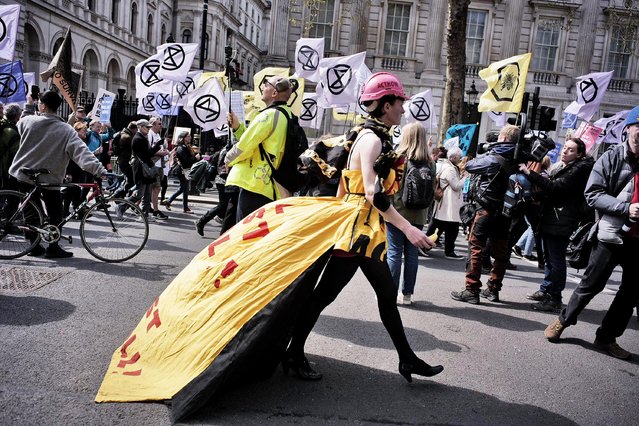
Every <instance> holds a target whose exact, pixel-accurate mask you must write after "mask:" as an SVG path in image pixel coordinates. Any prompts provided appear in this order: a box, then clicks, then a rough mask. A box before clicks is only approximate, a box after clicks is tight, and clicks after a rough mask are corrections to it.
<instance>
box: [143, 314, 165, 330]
mask: <svg viewBox="0 0 639 426" xmlns="http://www.w3.org/2000/svg"><path fill="white" fill-rule="evenodd" d="M161 325H162V321H160V311H159V310H158V309H156V310H155V311H153V319H152V320H151V321H149V323H148V324H147V326H146V331H147V333H148V332H149V330H150V329H151V327H153V326H155V328H160V326H161Z"/></svg>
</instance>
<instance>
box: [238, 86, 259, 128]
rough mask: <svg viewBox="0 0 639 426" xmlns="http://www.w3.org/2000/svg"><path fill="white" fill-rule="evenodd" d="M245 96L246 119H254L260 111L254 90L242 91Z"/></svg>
mask: <svg viewBox="0 0 639 426" xmlns="http://www.w3.org/2000/svg"><path fill="white" fill-rule="evenodd" d="M242 95H243V97H244V120H245V121H249V122H250V121H253V118H254V117H255V116H256V115H257V113H258V112H260V108H258V106H257V105H256V104H255V92H254V91H252V90H251V91H242Z"/></svg>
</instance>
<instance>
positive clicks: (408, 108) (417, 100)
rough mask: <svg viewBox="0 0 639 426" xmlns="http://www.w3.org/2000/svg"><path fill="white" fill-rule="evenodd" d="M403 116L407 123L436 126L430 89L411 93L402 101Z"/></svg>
mask: <svg viewBox="0 0 639 426" xmlns="http://www.w3.org/2000/svg"><path fill="white" fill-rule="evenodd" d="M404 118H406V121H407V122H409V123H412V122H417V123H419V124H421V125H422V126H424V127H426V128H429V127H430V128H433V127H437V116H436V115H435V106H434V105H433V93H432V92H431V91H430V89H428V90H426V91H424V92H421V93H418V94H416V95H413V96H412V97H411V98H410V100H408V101H406V102H405V103H404Z"/></svg>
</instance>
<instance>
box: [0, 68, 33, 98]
mask: <svg viewBox="0 0 639 426" xmlns="http://www.w3.org/2000/svg"><path fill="white" fill-rule="evenodd" d="M26 101H27V92H26V91H25V84H24V77H23V75H22V62H21V61H16V62H9V63H7V64H2V65H0V102H2V103H5V104H7V103H9V102H19V103H22V102H26Z"/></svg>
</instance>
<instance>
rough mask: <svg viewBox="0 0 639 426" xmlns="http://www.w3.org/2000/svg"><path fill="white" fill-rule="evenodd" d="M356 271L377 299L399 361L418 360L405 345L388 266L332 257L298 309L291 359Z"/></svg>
mask: <svg viewBox="0 0 639 426" xmlns="http://www.w3.org/2000/svg"><path fill="white" fill-rule="evenodd" d="M357 268H361V269H362V272H363V273H364V275H365V276H366V278H367V279H368V281H369V283H370V284H371V286H372V287H373V290H375V294H376V295H377V308H378V309H379V315H380V317H381V320H382V324H384V327H386V331H388V334H389V335H390V337H391V339H392V341H393V344H394V345H395V349H396V350H397V353H398V355H399V359H400V361H404V362H411V361H413V360H415V359H416V358H417V356H416V355H415V353H414V352H413V350H412V349H411V348H410V345H409V344H408V340H407V339H406V334H405V333H404V326H403V325H402V319H401V317H400V316H399V311H398V310H397V304H396V297H397V290H396V289H395V285H394V284H393V277H392V276H391V273H390V270H389V269H388V264H387V263H386V262H381V261H377V260H373V259H370V258H368V257H362V256H357V257H336V256H333V257H331V259H330V260H329V261H328V264H327V265H326V269H325V270H324V273H323V274H322V278H321V279H320V281H319V283H318V284H317V286H316V287H315V289H314V290H313V293H312V295H311V297H310V298H309V299H308V301H307V303H306V304H305V306H304V307H303V308H302V309H301V314H300V317H299V318H298V319H297V321H296V323H295V327H294V329H293V339H292V340H291V344H290V346H289V351H290V353H291V354H292V355H294V356H295V355H298V356H299V355H302V354H303V353H304V344H305V343H306V339H307V338H308V335H309V334H310V333H311V330H312V329H313V327H314V326H315V323H316V322H317V319H318V318H319V316H320V314H321V313H322V311H323V310H324V308H326V307H327V306H328V305H330V304H331V303H332V302H333V301H334V300H335V298H336V297H337V295H338V294H339V293H340V292H341V291H342V289H343V288H344V287H345V286H346V284H348V283H349V281H350V280H351V278H353V275H355V272H357Z"/></svg>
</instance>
